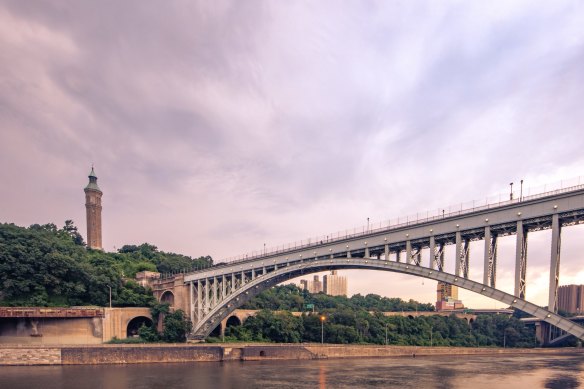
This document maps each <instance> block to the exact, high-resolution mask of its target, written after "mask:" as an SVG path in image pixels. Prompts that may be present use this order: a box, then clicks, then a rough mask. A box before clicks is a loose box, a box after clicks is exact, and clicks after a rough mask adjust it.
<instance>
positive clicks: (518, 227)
mask: <svg viewBox="0 0 584 389" xmlns="http://www.w3.org/2000/svg"><path fill="white" fill-rule="evenodd" d="M580 223H584V185H582V186H578V187H574V188H569V189H568V190H562V191H557V192H554V193H545V194H541V195H534V196H531V197H526V198H522V199H517V200H511V201H507V202H504V203H499V204H496V205H494V206H485V207H481V208H478V209H477V208H474V209H472V210H466V211H459V212H455V213H453V214H449V215H444V214H443V215H442V216H441V217H433V218H427V219H425V220H417V221H416V222H412V223H405V224H403V225H398V226H392V227H391V228H390V227H387V228H380V229H377V230H370V231H366V232H365V231H364V232H363V233H358V234H354V235H347V236H343V237H340V238H337V239H331V240H327V241H320V242H317V243H312V244H306V245H303V246H300V247H293V248H289V249H282V250H278V251H275V252H271V253H265V254H262V255H259V256H256V257H254V258H249V259H245V260H241V261H234V262H230V263H224V264H220V265H217V266H213V267H210V268H207V269H203V270H199V271H196V272H192V273H189V274H186V275H185V277H184V281H185V283H186V284H187V286H188V288H189V307H190V317H191V320H192V321H193V324H194V328H193V334H192V335H193V337H195V338H203V337H206V336H208V335H209V334H210V333H211V331H212V330H213V329H214V328H215V327H216V326H217V325H219V323H220V322H221V320H223V319H225V318H226V317H227V316H229V315H230V314H231V312H233V310H235V309H236V308H238V307H239V306H241V305H242V304H244V303H245V302H246V301H248V300H250V299H251V298H253V297H254V296H256V295H257V294H259V293H261V292H262V291H263V290H265V289H267V288H270V287H272V286H274V285H276V284H279V283H281V282H284V281H286V280H289V279H291V278H295V277H298V276H301V275H306V274H311V273H316V272H322V271H326V270H335V269H367V270H377V271H389V272H396V273H402V274H409V275H412V276H416V277H422V278H427V279H432V280H436V281H443V282H446V283H449V284H452V285H456V286H458V287H460V288H463V289H467V290H470V291H472V292H475V293H478V294H481V295H484V296H486V297H489V298H492V299H495V300H498V301H500V302H502V303H504V304H506V305H509V306H511V307H513V308H517V309H519V310H522V311H524V312H526V313H528V314H530V315H533V316H535V317H536V318H538V319H540V320H542V321H544V322H546V323H549V324H551V325H553V326H555V327H557V328H559V329H561V330H562V331H565V332H566V333H569V334H572V335H574V336H576V337H577V338H579V339H583V340H584V327H582V326H580V325H578V324H576V323H574V322H572V321H571V320H569V319H566V318H563V317H561V316H559V315H558V314H557V313H556V312H557V301H558V285H559V276H560V271H559V270H560V241H561V230H562V228H564V227H568V226H572V225H575V224H580ZM542 229H551V232H552V242H551V248H550V254H551V256H550V288H549V305H548V307H549V308H548V309H546V308H542V307H540V306H537V305H536V304H533V303H530V302H529V301H527V300H526V298H525V296H526V286H527V280H526V268H527V236H528V233H529V232H531V231H537V230H542ZM506 235H516V258H515V289H514V294H513V295H512V294H509V293H505V292H503V291H501V290H499V289H497V288H496V268H497V239H498V238H499V237H502V236H506ZM475 240H483V241H484V252H483V256H482V257H483V260H482V262H483V263H482V265H483V269H484V272H483V282H482V283H481V282H477V281H473V280H471V279H469V268H470V246H469V243H470V242H471V241H475ZM450 244H453V245H456V251H455V252H456V257H455V273H454V274H450V273H446V272H445V271H444V261H445V258H444V253H445V250H444V247H445V246H446V245H450ZM423 249H427V251H428V252H429V258H427V263H428V266H423V265H422V250H423ZM390 254H395V255H394V258H395V260H391V257H390ZM404 257H405V258H404ZM402 260H403V261H402Z"/></svg>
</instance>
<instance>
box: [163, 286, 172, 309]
mask: <svg viewBox="0 0 584 389" xmlns="http://www.w3.org/2000/svg"><path fill="white" fill-rule="evenodd" d="M160 302H161V303H162V304H168V305H170V306H171V307H173V306H174V294H173V293H172V292H171V291H170V290H167V291H166V292H164V293H162V296H160Z"/></svg>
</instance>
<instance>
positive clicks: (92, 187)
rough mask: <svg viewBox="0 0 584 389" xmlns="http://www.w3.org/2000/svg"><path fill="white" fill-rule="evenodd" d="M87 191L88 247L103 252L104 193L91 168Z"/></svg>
mask: <svg viewBox="0 0 584 389" xmlns="http://www.w3.org/2000/svg"><path fill="white" fill-rule="evenodd" d="M84 191H85V210H86V214H87V247H89V248H92V249H96V250H102V247H101V196H102V195H103V192H102V191H101V189H99V186H97V176H96V175H95V172H94V171H93V166H92V167H91V173H89V184H87V186H86V187H85V189H84Z"/></svg>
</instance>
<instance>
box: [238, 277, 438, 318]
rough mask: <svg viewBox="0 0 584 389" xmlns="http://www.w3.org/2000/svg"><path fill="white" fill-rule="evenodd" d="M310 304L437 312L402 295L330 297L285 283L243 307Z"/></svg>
mask: <svg viewBox="0 0 584 389" xmlns="http://www.w3.org/2000/svg"><path fill="white" fill-rule="evenodd" d="M306 304H314V309H315V310H317V311H318V310H322V309H332V308H335V309H339V308H351V309H366V310H368V311H380V312H390V311H394V312H395V311H434V306H433V305H432V304H423V303H419V302H417V301H414V300H410V301H407V302H406V301H404V300H402V299H400V298H388V297H381V296H379V295H376V294H368V295H366V296H362V295H360V294H356V295H353V296H351V297H345V296H329V295H326V294H324V293H317V294H312V293H309V292H308V291H306V290H302V289H300V288H298V287H297V286H296V285H293V284H289V285H282V286H277V287H274V288H271V289H268V290H266V291H264V292H262V293H261V294H259V295H258V296H257V297H255V298H254V299H253V300H251V301H249V302H248V303H246V304H244V305H243V306H242V309H270V310H273V311H275V310H290V311H304V310H305V307H306Z"/></svg>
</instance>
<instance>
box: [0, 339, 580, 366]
mask: <svg viewBox="0 0 584 389" xmlns="http://www.w3.org/2000/svg"><path fill="white" fill-rule="evenodd" d="M518 354H522V355H524V354H530V355H580V356H582V357H584V349H582V348H579V349H574V348H563V349H501V348H470V347H469V348H465V347H413V346H371V345H326V344H325V345H320V344H255V343H251V344H241V343H237V344H221V345H219V344H216V345H213V344H197V345H190V344H187V345H185V344H181V345H158V344H157V345H151V344H146V345H87V346H79V345H73V346H59V347H40V346H38V347H35V346H8V345H5V346H1V347H0V365H85V364H88V365H91V364H123V363H164V362H220V361H258V360H299V359H326V358H377V357H410V358H411V357H413V356H416V357H423V356H434V355H435V356H440V355H444V356H446V355H447V356H464V355H491V356H503V355H518Z"/></svg>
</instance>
